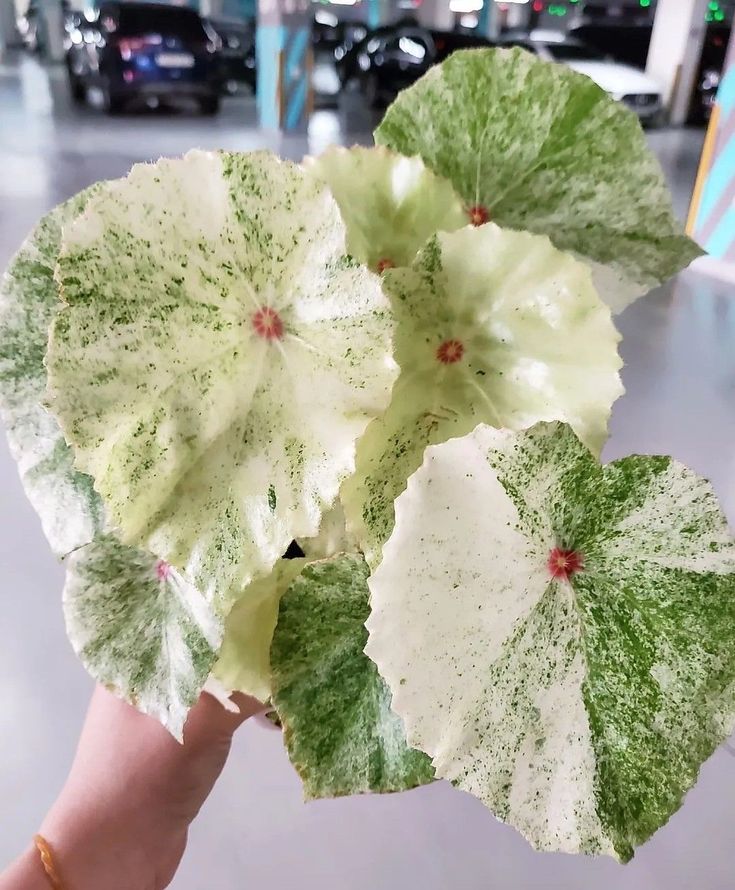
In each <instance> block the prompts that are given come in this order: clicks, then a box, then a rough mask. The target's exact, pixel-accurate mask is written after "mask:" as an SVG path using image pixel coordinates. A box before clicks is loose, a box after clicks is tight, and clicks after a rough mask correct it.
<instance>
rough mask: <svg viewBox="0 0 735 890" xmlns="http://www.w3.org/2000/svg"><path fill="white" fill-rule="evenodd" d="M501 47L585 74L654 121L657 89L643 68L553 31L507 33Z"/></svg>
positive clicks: (658, 110)
mask: <svg viewBox="0 0 735 890" xmlns="http://www.w3.org/2000/svg"><path fill="white" fill-rule="evenodd" d="M502 43H503V45H504V46H520V47H522V48H523V49H527V50H529V52H532V53H535V54H536V55H537V56H539V57H540V58H542V59H545V60H546V61H547V62H560V63H562V64H564V65H567V66H568V67H569V68H572V69H573V70H574V71H579V72H580V74H586V75H587V77H589V78H591V79H592V80H594V82H595V83H596V84H597V85H598V86H600V87H602V89H603V90H605V92H607V93H609V94H610V95H611V96H612V97H613V98H614V99H617V100H618V101H619V102H624V103H625V104H626V105H627V106H628V108H631V109H632V110H633V111H635V113H636V114H637V115H638V117H639V118H640V119H641V121H643V122H652V121H655V120H657V119H658V118H659V117H660V115H661V111H662V110H663V96H662V94H661V88H660V87H659V85H658V84H657V83H656V81H655V80H652V79H651V78H650V77H649V76H648V75H647V74H646V73H645V72H644V71H641V70H640V69H639V68H634V67H633V66H632V65H624V64H622V63H620V62H616V61H614V60H613V59H610V58H609V57H607V56H604V55H602V53H599V52H598V51H597V50H595V49H593V48H592V47H590V46H588V45H587V44H585V43H582V41H580V40H575V39H573V38H571V37H567V36H566V35H565V34H559V33H557V32H554V31H548V32H547V31H531V33H530V34H529V35H526V36H510V35H509V36H508V37H506V38H505V39H503V40H502Z"/></svg>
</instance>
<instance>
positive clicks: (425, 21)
mask: <svg viewBox="0 0 735 890" xmlns="http://www.w3.org/2000/svg"><path fill="white" fill-rule="evenodd" d="M418 18H419V22H420V24H422V25H423V26H424V27H425V28H432V29H434V30H436V31H451V30H452V26H453V25H454V13H453V12H452V11H451V10H450V8H449V0H423V3H422V4H421V6H419V8H418Z"/></svg>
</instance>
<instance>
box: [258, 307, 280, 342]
mask: <svg viewBox="0 0 735 890" xmlns="http://www.w3.org/2000/svg"><path fill="white" fill-rule="evenodd" d="M253 329H254V330H255V333H256V334H258V336H260V337H263V338H264V339H266V340H280V339H281V337H283V322H282V321H281V316H280V315H279V314H278V313H277V312H276V310H275V309H271V307H270V306H263V307H262V308H261V309H258V311H257V312H254V313H253Z"/></svg>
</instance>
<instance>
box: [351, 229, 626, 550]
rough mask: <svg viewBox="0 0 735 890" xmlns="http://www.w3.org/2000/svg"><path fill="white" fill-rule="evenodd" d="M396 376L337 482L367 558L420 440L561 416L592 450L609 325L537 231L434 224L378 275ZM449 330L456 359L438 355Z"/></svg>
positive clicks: (600, 421) (567, 262) (614, 365)
mask: <svg viewBox="0 0 735 890" xmlns="http://www.w3.org/2000/svg"><path fill="white" fill-rule="evenodd" d="M383 285H384V288H385V290H386V292H387V293H388V294H389V296H390V297H391V300H392V302H393V307H394V313H395V316H396V325H397V327H396V360H397V361H398V364H399V365H400V367H401V375H400V377H399V379H398V382H397V384H396V386H395V389H394V392H393V398H392V400H391V404H390V407H389V408H388V411H387V412H386V414H385V415H384V416H383V417H382V418H380V419H378V420H376V421H374V422H373V423H372V424H371V425H370V427H368V430H367V432H366V434H365V435H364V436H363V438H362V439H361V441H360V442H359V444H358V451H357V472H356V474H355V476H354V477H352V478H350V479H348V480H347V482H345V484H344V486H343V491H342V500H343V503H344V508H345V514H346V516H347V522H348V528H349V529H350V531H351V532H352V534H354V536H355V537H356V538H357V539H358V540H359V542H360V544H361V546H362V549H363V551H364V553H365V555H366V558H367V560H368V563H369V564H370V565H371V566H372V567H375V565H376V564H377V562H378V561H379V559H380V547H381V546H382V544H383V543H384V542H385V541H386V540H387V538H388V536H389V535H390V533H391V530H392V528H393V502H394V500H395V498H396V497H398V495H399V494H400V493H401V492H402V491H403V489H404V488H405V485H406V480H407V479H408V477H409V476H410V475H411V473H413V471H414V470H415V469H416V468H417V467H419V466H420V464H421V461H422V458H423V453H424V448H425V447H426V446H427V445H430V444H436V443H439V442H443V441H446V439H448V438H451V437H452V436H460V435H464V434H465V433H467V432H469V431H470V430H472V429H474V427H475V426H476V425H477V423H478V422H480V421H482V422H485V423H488V424H491V425H492V426H495V427H506V428H510V429H524V428H526V427H529V426H532V425H533V424H534V423H536V422H538V421H543V420H563V421H567V422H569V423H570V424H571V425H572V426H573V427H574V429H575V430H576V431H577V433H578V434H579V435H580V436H581V437H582V439H583V440H584V441H585V442H586V443H587V445H588V446H589V447H590V448H592V449H593V450H594V451H596V452H599V450H600V449H601V448H602V445H603V443H604V441H605V438H606V436H607V422H608V418H609V416H610V410H611V407H612V404H613V402H614V401H615V399H617V397H618V396H619V395H620V394H621V393H622V391H623V388H622V384H621V382H620V377H619V375H618V369H619V368H620V366H621V361H620V358H619V356H618V352H617V343H618V341H619V339H620V338H619V335H618V333H617V331H616V330H615V327H614V325H613V323H612V321H611V318H610V311H609V309H608V308H607V307H606V306H605V305H604V304H603V303H602V302H601V301H600V299H599V297H598V296H597V294H596V293H595V290H594V287H593V285H592V281H591V276H590V272H589V270H588V269H587V267H586V266H585V265H584V264H583V263H581V262H579V261H577V260H575V259H574V258H572V257H571V256H569V255H568V254H564V253H562V252H561V251H559V250H556V248H554V247H553V246H552V245H551V243H550V241H549V239H548V238H545V237H543V236H539V235H532V234H530V233H527V232H512V231H507V230H503V229H501V228H499V227H498V226H496V225H493V224H488V225H485V226H481V227H479V228H471V227H467V228H464V229H462V230H460V231H458V232H453V233H451V234H439V235H438V236H436V237H435V238H434V239H432V240H431V241H430V242H429V243H428V244H427V246H426V247H425V248H424V249H423V250H422V251H421V252H420V253H419V255H418V257H417V259H416V261H415V262H414V264H413V266H412V267H411V268H408V269H393V270H390V271H388V272H386V274H385V275H384V276H383ZM450 340H456V341H457V342H459V343H461V344H462V346H463V348H464V353H463V355H462V357H461V359H460V360H459V361H456V362H454V363H449V364H447V363H443V362H441V361H440V360H439V359H438V349H439V347H440V345H441V344H442V343H446V342H447V341H450Z"/></svg>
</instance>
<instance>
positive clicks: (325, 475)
mask: <svg viewBox="0 0 735 890" xmlns="http://www.w3.org/2000/svg"><path fill="white" fill-rule="evenodd" d="M344 237H345V236H344V227H343V224H342V221H341V218H340V216H339V211H338V209H337V206H336V204H335V203H334V201H333V199H332V198H331V196H330V195H329V192H328V190H327V189H326V187H324V186H323V185H322V184H320V183H318V182H317V181H315V180H314V178H313V177H309V176H307V175H305V174H304V172H303V171H302V170H301V169H300V168H299V167H297V166H295V165H293V164H290V163H287V162H282V161H280V160H278V159H277V158H276V157H275V156H274V155H271V154H269V153H265V152H259V153H254V154H234V153H231V154H228V153H222V154H216V153H210V152H192V153H190V154H189V155H187V156H186V157H185V158H184V159H183V160H165V161H160V162H158V163H157V164H154V165H139V166H136V167H134V168H133V170H132V172H131V173H130V175H129V176H128V177H127V178H126V179H125V180H122V181H120V182H119V183H117V184H115V185H114V186H113V187H112V188H111V189H110V190H109V191H108V192H106V193H105V194H104V195H102V196H100V197H99V198H97V199H93V200H92V201H90V203H89V205H88V206H87V210H86V212H85V214H84V216H83V217H82V218H81V219H79V220H78V221H77V222H76V223H75V224H74V225H73V226H71V227H70V228H69V229H68V230H67V231H66V233H65V240H64V247H63V250H62V253H61V256H60V259H59V265H58V277H59V280H60V281H61V285H62V293H63V297H64V299H65V300H66V302H67V303H68V307H67V308H65V309H64V310H63V311H62V312H61V313H60V314H59V316H58V317H57V319H56V322H55V324H54V327H53V329H52V336H51V341H50V345H49V356H48V366H49V401H50V404H51V407H52V410H53V412H54V413H55V415H56V416H57V417H58V418H59V419H60V422H61V424H62V427H63V429H64V431H65V434H66V436H67V438H68V440H69V441H70V442H71V443H72V445H73V446H74V448H75V451H76V455H77V465H78V466H79V468H80V469H81V470H83V471H84V472H87V473H89V474H90V475H91V476H92V477H93V478H94V480H95V487H96V489H97V491H99V492H100V494H101V495H102V497H103V499H104V501H105V505H106V507H107V509H108V511H109V515H110V519H111V521H113V522H114V523H115V524H116V526H117V527H119V530H120V536H121V539H122V540H123V541H124V542H125V543H130V544H135V545H136V546H140V547H142V548H143V549H145V550H148V551H151V552H153V553H156V554H157V555H158V556H160V557H161V558H163V559H165V560H166V561H167V562H169V563H171V564H173V565H175V566H177V567H178V568H180V569H182V570H183V571H184V572H185V574H186V575H187V577H188V578H189V580H191V581H192V583H193V584H194V585H195V586H196V587H197V589H199V590H200V591H201V592H202V593H203V594H204V596H205V597H206V598H207V600H208V601H210V602H213V601H214V600H215V599H216V598H217V597H221V596H227V595H229V591H231V590H236V589H237V590H242V589H244V587H245V586H246V585H247V584H249V583H250V581H252V580H253V579H254V578H256V577H258V576H261V575H267V574H268V573H269V572H270V570H271V568H272V566H273V565H274V564H275V563H276V561H277V560H278V559H279V558H280V557H281V555H282V554H283V553H284V551H285V550H286V548H287V546H288V544H289V543H290V541H291V540H292V539H294V538H296V539H299V538H302V537H311V536H313V535H315V534H316V533H317V530H318V528H319V522H320V518H321V514H322V512H323V511H324V510H325V509H326V508H327V507H328V506H329V505H330V504H331V503H332V501H333V500H334V498H335V496H336V495H337V492H338V489H339V485H340V482H341V481H342V479H344V477H345V476H347V475H349V474H350V473H351V472H352V470H353V466H354V443H355V440H356V439H357V438H358V437H359V436H360V434H361V433H362V432H363V430H364V428H365V426H366V425H367V423H368V422H369V421H370V419H371V418H373V417H375V416H376V415H378V414H380V413H381V412H382V410H383V409H384V408H385V406H386V404H387V402H388V399H389V393H390V388H391V385H392V382H393V379H394V377H395V374H396V369H395V365H394V363H393V360H392V358H391V352H392V344H391V333H392V320H391V315H390V310H389V307H388V304H387V301H386V300H385V298H384V297H383V295H382V292H381V289H380V283H379V279H378V278H377V276H374V275H373V274H372V273H370V272H368V271H367V269H365V268H364V267H361V266H359V265H357V264H356V263H355V262H354V261H352V260H351V259H349V258H348V257H347V256H346V255H345V253H344Z"/></svg>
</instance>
